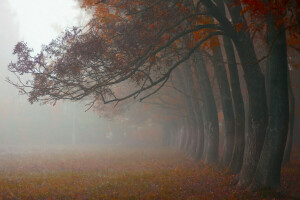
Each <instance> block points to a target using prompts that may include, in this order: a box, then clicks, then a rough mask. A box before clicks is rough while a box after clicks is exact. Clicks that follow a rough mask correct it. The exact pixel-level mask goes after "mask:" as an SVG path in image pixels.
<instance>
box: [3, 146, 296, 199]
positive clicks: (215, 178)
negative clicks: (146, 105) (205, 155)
mask: <svg viewBox="0 0 300 200" xmlns="http://www.w3.org/2000/svg"><path fill="white" fill-rule="evenodd" d="M299 150H300V148H296V149H295V150H294V151H293V155H292V156H293V161H292V163H290V164H288V165H286V166H285V167H284V169H283V173H282V174H283V176H282V182H283V186H284V188H285V191H286V194H285V195H277V194H274V193H271V194H270V193H268V191H264V192H260V193H255V194H252V193H248V192H246V191H240V190H236V189H235V187H234V185H233V184H232V183H233V182H234V178H235V177H234V176H231V175H227V174H225V173H224V172H222V171H220V170H216V169H213V168H212V167H210V166H207V165H205V164H203V163H201V162H195V161H193V160H192V159H191V158H188V157H187V156H186V155H184V154H183V153H181V152H179V151H176V150H172V149H168V148H159V147H155V148H153V147H152V148H150V147H143V148H141V147H126V148H125V147H122V146H107V145H105V146H92V147H91V146H90V147H87V146H79V147H78V146H76V147H74V146H73V147H72V146H68V147H65V146H64V147H57V146H56V147H43V148H42V147H30V148H26V149H25V148H19V149H14V148H12V147H10V148H6V149H0V199H3V200H7V199H60V200H61V199H130V200H132V199H263V198H265V199H297V197H299V198H300V156H299V155H298V154H297V152H298V153H299V152H300V151H299ZM274 195H275V196H274ZM274 197H275V198H274Z"/></svg>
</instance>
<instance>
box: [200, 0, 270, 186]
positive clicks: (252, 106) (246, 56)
mask: <svg viewBox="0 0 300 200" xmlns="http://www.w3.org/2000/svg"><path fill="white" fill-rule="evenodd" d="M201 2H202V3H203V4H204V5H205V7H206V8H207V10H208V12H209V13H210V14H211V15H212V16H214V17H215V18H216V19H217V20H218V22H219V23H220V25H221V27H222V28H223V30H224V32H225V33H226V34H227V35H228V36H229V37H231V39H232V40H233V42H234V44H235V46H236V50H237V52H238V55H239V57H240V61H241V63H242V67H243V70H244V73H245V80H246V84H247V89H248V96H249V105H248V107H249V108H248V110H249V112H248V115H249V116H248V124H249V126H248V133H247V135H246V143H245V153H244V159H243V165H242V169H241V172H240V176H239V183H238V185H239V186H240V187H245V186H248V185H249V184H250V183H251V180H252V178H253V176H254V173H255V169H256V167H257V164H258V160H259V157H260V153H261V149H262V146H263V142H264V138H265V133H266V126H267V118H268V117H267V104H266V90H265V82H264V76H263V74H262V72H261V70H260V66H259V64H258V62H257V58H256V54H255V51H254V46H253V44H252V40H251V38H250V35H249V33H248V32H244V31H241V32H237V31H236V30H235V29H234V28H233V24H237V23H244V24H247V23H246V20H245V18H244V16H243V15H241V10H242V8H241V6H238V5H237V6H234V7H233V6H231V3H232V1H229V0H226V4H227V7H228V11H229V13H230V16H231V21H232V22H231V21H230V20H229V19H228V18H227V17H226V16H225V15H224V14H223V13H222V12H221V11H220V9H218V8H217V7H216V5H215V4H214V3H213V2H212V1H211V0H201Z"/></svg>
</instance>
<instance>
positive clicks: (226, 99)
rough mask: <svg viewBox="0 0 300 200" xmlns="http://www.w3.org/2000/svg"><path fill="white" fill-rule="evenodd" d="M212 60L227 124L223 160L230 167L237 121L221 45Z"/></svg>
mask: <svg viewBox="0 0 300 200" xmlns="http://www.w3.org/2000/svg"><path fill="white" fill-rule="evenodd" d="M212 62H213V68H214V72H215V75H216V77H217V82H218V86H219V89H220V94H221V104H222V110H223V115H224V125H225V130H224V137H223V138H224V139H223V155H222V160H221V162H222V164H223V165H224V166H225V167H228V166H229V163H230V161H231V158H232V153H233V147H234V133H235V121H234V114H233V106H232V99H231V93H230V88H229V83H228V78H227V72H226V68H225V65H224V60H223V55H222V52H221V48H220V47H219V46H218V47H215V52H214V55H213V56H212Z"/></svg>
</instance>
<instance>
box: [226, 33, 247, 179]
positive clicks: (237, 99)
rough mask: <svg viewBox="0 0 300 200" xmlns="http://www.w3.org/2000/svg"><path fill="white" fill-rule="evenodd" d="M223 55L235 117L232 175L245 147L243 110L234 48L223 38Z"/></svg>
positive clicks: (237, 168)
mask: <svg viewBox="0 0 300 200" xmlns="http://www.w3.org/2000/svg"><path fill="white" fill-rule="evenodd" d="M223 42H224V47H225V53H226V57H227V61H228V69H229V73H230V85H231V90H232V91H231V94H232V98H233V105H234V114H235V115H234V116H235V136H234V149H233V154H232V158H231V162H230V165H229V167H228V168H229V170H230V172H231V173H233V174H237V173H239V172H240V170H241V168H242V164H243V156H244V145H245V110H244V100H243V96H242V92H241V87H240V80H239V74H238V70H237V64H236V58H235V55H234V48H233V45H232V43H231V40H230V39H229V38H228V37H226V36H224V37H223Z"/></svg>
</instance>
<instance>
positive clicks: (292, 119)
mask: <svg viewBox="0 0 300 200" xmlns="http://www.w3.org/2000/svg"><path fill="white" fill-rule="evenodd" d="M288 84H289V85H288V87H289V104H290V107H289V110H290V114H289V133H288V138H287V142H286V146H285V150H284V156H283V164H286V163H289V162H290V157H291V151H292V147H293V135H294V122H295V96H294V92H293V88H292V82H291V77H290V75H289V74H288Z"/></svg>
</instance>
